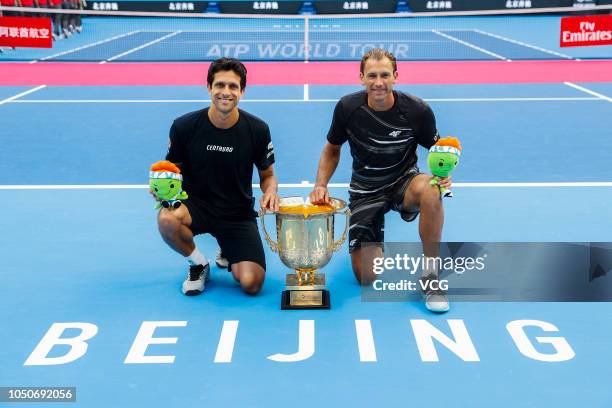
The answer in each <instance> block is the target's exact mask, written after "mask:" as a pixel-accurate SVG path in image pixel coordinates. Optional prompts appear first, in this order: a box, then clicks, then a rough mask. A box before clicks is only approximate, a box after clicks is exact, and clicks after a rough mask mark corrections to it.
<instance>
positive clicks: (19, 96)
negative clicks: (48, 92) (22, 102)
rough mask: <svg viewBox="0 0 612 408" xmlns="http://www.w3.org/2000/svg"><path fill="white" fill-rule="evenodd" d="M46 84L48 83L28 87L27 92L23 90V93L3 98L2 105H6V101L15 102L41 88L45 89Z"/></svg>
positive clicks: (0, 103) (0, 102)
mask: <svg viewBox="0 0 612 408" xmlns="http://www.w3.org/2000/svg"><path fill="white" fill-rule="evenodd" d="M46 86H47V85H40V86H37V87H36V88H32V89H28V90H27V91H25V92H22V93H19V94H17V95H13V96H11V97H9V98H6V99H3V100H1V101H0V105H4V104H5V103H9V102H13V101H14V100H16V99H18V98H21V97H22V96H25V95H28V94H31V93H33V92H36V91H39V90H41V89H43V88H44V87H46Z"/></svg>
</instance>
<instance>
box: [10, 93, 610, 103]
mask: <svg viewBox="0 0 612 408" xmlns="http://www.w3.org/2000/svg"><path fill="white" fill-rule="evenodd" d="M598 95H599V94H598ZM307 97H309V95H308V94H307V93H305V94H304V98H307ZM605 98H606V97H604V98H602V97H601V96H598V97H588V96H582V97H580V96H572V97H534V98H527V97H525V98H519V97H517V98H425V101H427V102H540V101H598V100H602V99H604V100H606V99H605ZM286 102H298V103H328V102H338V99H241V100H240V103H286ZM10 103H210V100H209V99H22V100H16V101H10Z"/></svg>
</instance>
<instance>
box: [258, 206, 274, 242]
mask: <svg viewBox="0 0 612 408" xmlns="http://www.w3.org/2000/svg"><path fill="white" fill-rule="evenodd" d="M266 214H267V213H266V209H265V208H260V209H259V219H260V220H261V227H262V228H263V232H264V238H265V239H266V242H267V243H268V245H270V249H271V250H272V252H278V243H277V242H274V241H272V238H270V234H268V230H267V229H266V221H265V220H264V217H265V215H266ZM270 214H273V213H270Z"/></svg>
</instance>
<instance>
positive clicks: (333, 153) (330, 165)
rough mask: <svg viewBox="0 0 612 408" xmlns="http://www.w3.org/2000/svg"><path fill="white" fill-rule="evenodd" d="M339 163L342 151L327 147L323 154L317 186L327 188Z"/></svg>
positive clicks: (318, 170)
mask: <svg viewBox="0 0 612 408" xmlns="http://www.w3.org/2000/svg"><path fill="white" fill-rule="evenodd" d="M339 162H340V150H339V149H337V150H336V149H334V148H331V147H330V146H329V145H326V146H325V147H324V148H323V151H322V152H321V159H320V160H319V168H318V169H317V181H316V183H315V186H321V187H327V183H329V180H330V179H331V177H332V175H333V174H334V172H335V171H336V168H337V167H338V163H339Z"/></svg>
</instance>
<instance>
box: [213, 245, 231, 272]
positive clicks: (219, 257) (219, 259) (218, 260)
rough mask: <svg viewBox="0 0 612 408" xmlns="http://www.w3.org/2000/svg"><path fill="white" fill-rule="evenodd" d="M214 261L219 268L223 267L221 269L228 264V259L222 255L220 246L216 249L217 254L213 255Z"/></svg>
mask: <svg viewBox="0 0 612 408" xmlns="http://www.w3.org/2000/svg"><path fill="white" fill-rule="evenodd" d="M215 263H216V264H217V266H218V267H219V268H223V269H225V268H227V267H228V266H229V261H228V260H227V259H226V258H224V257H223V254H222V253H221V248H219V250H218V251H217V256H216V257H215Z"/></svg>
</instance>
